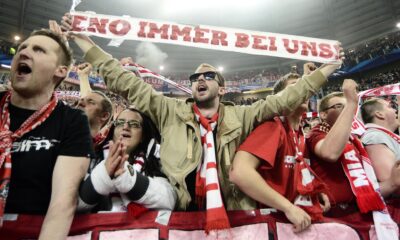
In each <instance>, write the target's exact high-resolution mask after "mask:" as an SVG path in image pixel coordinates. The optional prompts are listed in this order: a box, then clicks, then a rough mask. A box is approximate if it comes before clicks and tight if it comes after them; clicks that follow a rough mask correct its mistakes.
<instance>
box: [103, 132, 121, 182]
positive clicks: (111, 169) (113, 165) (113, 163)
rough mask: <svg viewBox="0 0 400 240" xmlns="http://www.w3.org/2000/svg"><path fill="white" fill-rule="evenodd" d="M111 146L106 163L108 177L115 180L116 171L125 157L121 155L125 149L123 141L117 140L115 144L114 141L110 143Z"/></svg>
mask: <svg viewBox="0 0 400 240" xmlns="http://www.w3.org/2000/svg"><path fill="white" fill-rule="evenodd" d="M109 145H110V152H109V154H108V157H107V159H106V161H105V166H106V170H107V173H108V175H109V176H110V177H111V178H114V176H115V171H116V170H117V169H118V167H119V166H120V164H121V162H122V160H123V155H122V154H121V152H122V149H123V147H122V143H121V140H117V141H116V142H115V143H114V142H113V141H110V143H109Z"/></svg>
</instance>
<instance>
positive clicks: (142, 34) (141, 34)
mask: <svg viewBox="0 0 400 240" xmlns="http://www.w3.org/2000/svg"><path fill="white" fill-rule="evenodd" d="M147 24H148V22H139V26H140V28H139V32H138V33H137V35H138V37H142V38H145V37H146V33H145V32H144V28H145V27H146V26H147Z"/></svg>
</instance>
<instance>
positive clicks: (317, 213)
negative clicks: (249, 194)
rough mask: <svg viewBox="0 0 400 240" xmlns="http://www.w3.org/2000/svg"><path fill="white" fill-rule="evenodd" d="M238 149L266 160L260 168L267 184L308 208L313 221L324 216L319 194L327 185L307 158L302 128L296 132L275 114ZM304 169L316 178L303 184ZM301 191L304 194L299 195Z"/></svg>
mask: <svg viewBox="0 0 400 240" xmlns="http://www.w3.org/2000/svg"><path fill="white" fill-rule="evenodd" d="M267 135H268V136H267ZM239 150H242V151H247V152H249V153H252V154H254V155H256V156H257V157H259V158H261V159H263V160H265V161H266V162H265V163H264V164H262V165H261V166H260V167H259V172H260V173H261V175H262V176H263V177H264V179H265V180H266V182H267V183H268V185H269V186H271V187H272V188H274V189H275V190H276V191H277V192H279V193H280V194H281V195H282V196H284V197H286V198H287V199H289V201H291V202H294V203H295V204H296V205H298V206H299V207H301V208H303V209H304V210H306V212H307V213H309V214H310V216H311V218H312V219H313V220H321V219H322V208H321V207H320V205H319V200H318V194H319V193H320V192H322V191H323V190H325V185H324V184H323V183H322V182H321V181H320V180H319V178H317V177H316V176H315V174H314V173H313V172H312V170H311V168H310V167H309V165H308V163H307V162H306V161H305V155H306V147H305V140H304V135H303V132H302V130H301V129H300V131H298V132H297V133H296V132H295V131H294V130H293V129H292V128H291V127H290V125H289V124H288V122H287V121H285V122H282V121H281V119H280V118H278V117H276V118H275V119H274V121H269V122H266V123H264V124H262V125H260V126H259V127H258V128H257V129H255V130H254V131H253V133H252V134H251V135H250V136H249V137H248V138H247V139H246V141H245V142H244V143H243V144H242V146H240V147H239ZM261 156H263V157H265V158H263V157H261ZM263 168H264V169H263ZM263 170H264V171H263ZM304 171H306V172H307V173H309V174H310V175H313V176H314V178H313V179H312V178H309V179H308V180H306V182H307V185H303V181H302V179H303V173H304ZM300 194H301V195H303V196H299V195H300ZM296 197H299V198H300V199H303V200H304V199H309V203H310V204H311V203H312V205H311V206H309V205H308V204H304V203H302V201H295V199H296ZM300 199H299V200H300Z"/></svg>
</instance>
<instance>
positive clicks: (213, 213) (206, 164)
mask: <svg viewBox="0 0 400 240" xmlns="http://www.w3.org/2000/svg"><path fill="white" fill-rule="evenodd" d="M193 111H194V113H195V116H196V120H197V121H198V122H199V123H200V135H201V143H202V144H203V154H202V156H203V157H202V158H203V161H202V162H201V163H200V165H199V166H198V168H197V174H196V202H197V204H199V207H200V208H202V207H203V202H204V198H206V202H207V212H206V213H207V217H206V220H207V221H206V226H205V231H206V232H207V233H208V232H209V231H210V230H217V229H225V228H230V224H229V219H228V215H227V213H226V211H225V206H224V202H223V201H222V196H221V188H220V185H219V179H218V171H217V161H216V156H215V150H216V148H215V145H214V135H213V130H214V129H215V127H216V125H217V121H218V113H215V115H214V116H212V118H211V119H207V118H206V117H204V116H203V115H202V114H201V113H200V111H199V109H198V107H197V106H196V105H193Z"/></svg>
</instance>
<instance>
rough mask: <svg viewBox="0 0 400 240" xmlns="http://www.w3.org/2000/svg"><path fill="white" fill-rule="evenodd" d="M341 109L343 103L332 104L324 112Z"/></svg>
mask: <svg viewBox="0 0 400 240" xmlns="http://www.w3.org/2000/svg"><path fill="white" fill-rule="evenodd" d="M342 108H344V104H343V103H336V104H333V105H332V106H330V107H327V108H326V109H325V110H324V111H327V110H329V109H342Z"/></svg>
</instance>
